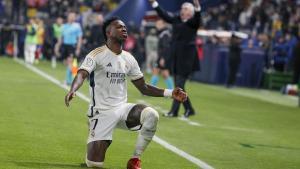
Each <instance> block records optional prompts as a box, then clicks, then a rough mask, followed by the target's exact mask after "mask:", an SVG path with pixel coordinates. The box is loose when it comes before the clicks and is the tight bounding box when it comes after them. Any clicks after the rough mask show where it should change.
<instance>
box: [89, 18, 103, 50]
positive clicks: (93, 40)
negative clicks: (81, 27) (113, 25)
mask: <svg viewBox="0 0 300 169" xmlns="http://www.w3.org/2000/svg"><path fill="white" fill-rule="evenodd" d="M103 20H104V18H103V15H102V14H97V15H95V24H94V25H93V26H92V27H91V34H90V35H89V37H88V49H89V50H93V49H95V48H96V47H99V46H102V45H104V44H105V40H104V37H103V32H102V26H103Z"/></svg>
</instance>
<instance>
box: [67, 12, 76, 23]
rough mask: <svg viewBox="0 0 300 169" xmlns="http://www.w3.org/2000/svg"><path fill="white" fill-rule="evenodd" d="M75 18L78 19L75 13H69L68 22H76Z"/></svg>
mask: <svg viewBox="0 0 300 169" xmlns="http://www.w3.org/2000/svg"><path fill="white" fill-rule="evenodd" d="M75 20H76V14H75V13H69V15H68V22H75Z"/></svg>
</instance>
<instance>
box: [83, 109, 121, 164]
mask: <svg viewBox="0 0 300 169" xmlns="http://www.w3.org/2000/svg"><path fill="white" fill-rule="evenodd" d="M116 112H117V111H115V110H112V111H110V110H108V111H101V112H100V113H99V111H96V112H94V113H93V114H94V117H91V118H89V123H88V125H89V136H88V144H87V154H86V165H87V166H88V167H103V164H104V159H105V154H106V150H107V149H108V147H109V146H110V144H111V142H112V135H113V130H114V128H115V126H116V125H117V123H118V122H119V116H118V114H117V113H116Z"/></svg>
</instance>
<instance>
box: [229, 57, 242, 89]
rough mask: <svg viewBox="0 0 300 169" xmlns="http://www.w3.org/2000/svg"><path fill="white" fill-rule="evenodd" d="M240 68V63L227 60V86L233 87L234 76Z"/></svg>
mask: <svg viewBox="0 0 300 169" xmlns="http://www.w3.org/2000/svg"><path fill="white" fill-rule="evenodd" d="M239 67H240V61H239V60H235V59H229V76H228V79H227V85H234V83H235V80H236V74H237V72H238V70H239Z"/></svg>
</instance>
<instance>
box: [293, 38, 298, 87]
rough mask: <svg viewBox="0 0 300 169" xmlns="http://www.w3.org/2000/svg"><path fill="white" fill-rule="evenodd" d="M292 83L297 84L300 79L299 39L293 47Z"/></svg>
mask: <svg viewBox="0 0 300 169" xmlns="http://www.w3.org/2000/svg"><path fill="white" fill-rule="evenodd" d="M293 55H294V57H293V63H294V64H293V82H292V83H293V84H299V80H300V41H298V43H297V44H296V46H295V47H294V52H293Z"/></svg>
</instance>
